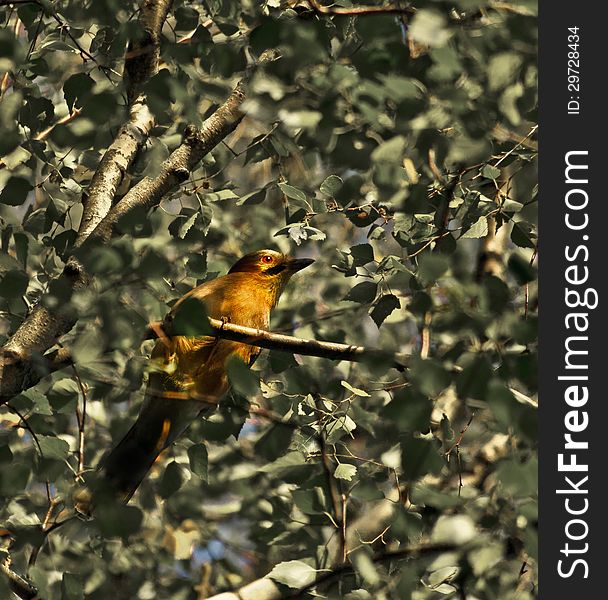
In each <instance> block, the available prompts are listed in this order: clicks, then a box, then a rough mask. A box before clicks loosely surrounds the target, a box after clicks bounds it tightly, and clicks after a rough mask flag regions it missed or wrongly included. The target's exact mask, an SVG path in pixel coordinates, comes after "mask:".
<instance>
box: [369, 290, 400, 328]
mask: <svg viewBox="0 0 608 600" xmlns="http://www.w3.org/2000/svg"><path fill="white" fill-rule="evenodd" d="M399 308H401V302H400V301H399V298H397V296H395V295H394V294H384V295H383V296H382V297H381V298H380V300H378V302H376V304H375V305H374V308H373V310H372V312H371V313H370V316H371V318H372V319H373V320H374V323H375V324H376V326H377V327H378V329H380V325H382V323H384V321H385V320H386V318H387V317H388V316H389V315H390V314H391V313H392V312H393V311H394V310H397V309H399Z"/></svg>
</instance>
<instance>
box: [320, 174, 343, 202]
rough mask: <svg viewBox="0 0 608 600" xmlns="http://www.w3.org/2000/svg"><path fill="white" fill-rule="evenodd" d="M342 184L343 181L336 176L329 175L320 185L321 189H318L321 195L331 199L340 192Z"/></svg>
mask: <svg viewBox="0 0 608 600" xmlns="http://www.w3.org/2000/svg"><path fill="white" fill-rule="evenodd" d="M342 184H343V181H342V179H341V178H340V177H338V176H337V175H330V176H329V177H327V179H325V181H324V182H323V183H322V184H321V187H320V188H319V189H320V191H321V193H322V194H325V195H326V196H329V197H330V198H333V197H335V195H336V194H337V193H338V192H339V191H340V188H341V187H342Z"/></svg>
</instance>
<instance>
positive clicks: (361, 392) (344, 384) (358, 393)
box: [340, 381, 370, 398]
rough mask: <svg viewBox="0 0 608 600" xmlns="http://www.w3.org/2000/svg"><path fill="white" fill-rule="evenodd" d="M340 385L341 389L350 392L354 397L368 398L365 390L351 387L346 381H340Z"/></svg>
mask: <svg viewBox="0 0 608 600" xmlns="http://www.w3.org/2000/svg"><path fill="white" fill-rule="evenodd" d="M340 384H341V385H342V387H345V388H346V389H347V390H349V391H351V392H352V393H353V394H355V396H362V397H364V398H369V397H370V396H369V394H368V393H367V392H366V391H365V390H360V389H359V388H356V387H353V386H352V385H350V383H348V381H341V382H340Z"/></svg>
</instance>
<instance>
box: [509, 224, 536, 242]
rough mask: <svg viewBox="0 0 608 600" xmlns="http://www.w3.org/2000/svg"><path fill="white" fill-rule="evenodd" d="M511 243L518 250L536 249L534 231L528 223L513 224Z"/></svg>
mask: <svg viewBox="0 0 608 600" xmlns="http://www.w3.org/2000/svg"><path fill="white" fill-rule="evenodd" d="M511 241H512V242H513V243H514V244H515V245H516V246H519V247H520V248H536V231H535V229H534V227H533V226H532V225H530V223H526V222H525V221H518V222H517V223H513V229H512V230H511Z"/></svg>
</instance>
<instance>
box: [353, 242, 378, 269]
mask: <svg viewBox="0 0 608 600" xmlns="http://www.w3.org/2000/svg"><path fill="white" fill-rule="evenodd" d="M350 253H351V256H352V257H353V259H354V265H355V267H362V266H364V265H366V264H367V263H370V262H373V260H374V249H373V248H372V247H371V245H370V244H358V245H356V246H351V248H350Z"/></svg>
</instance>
